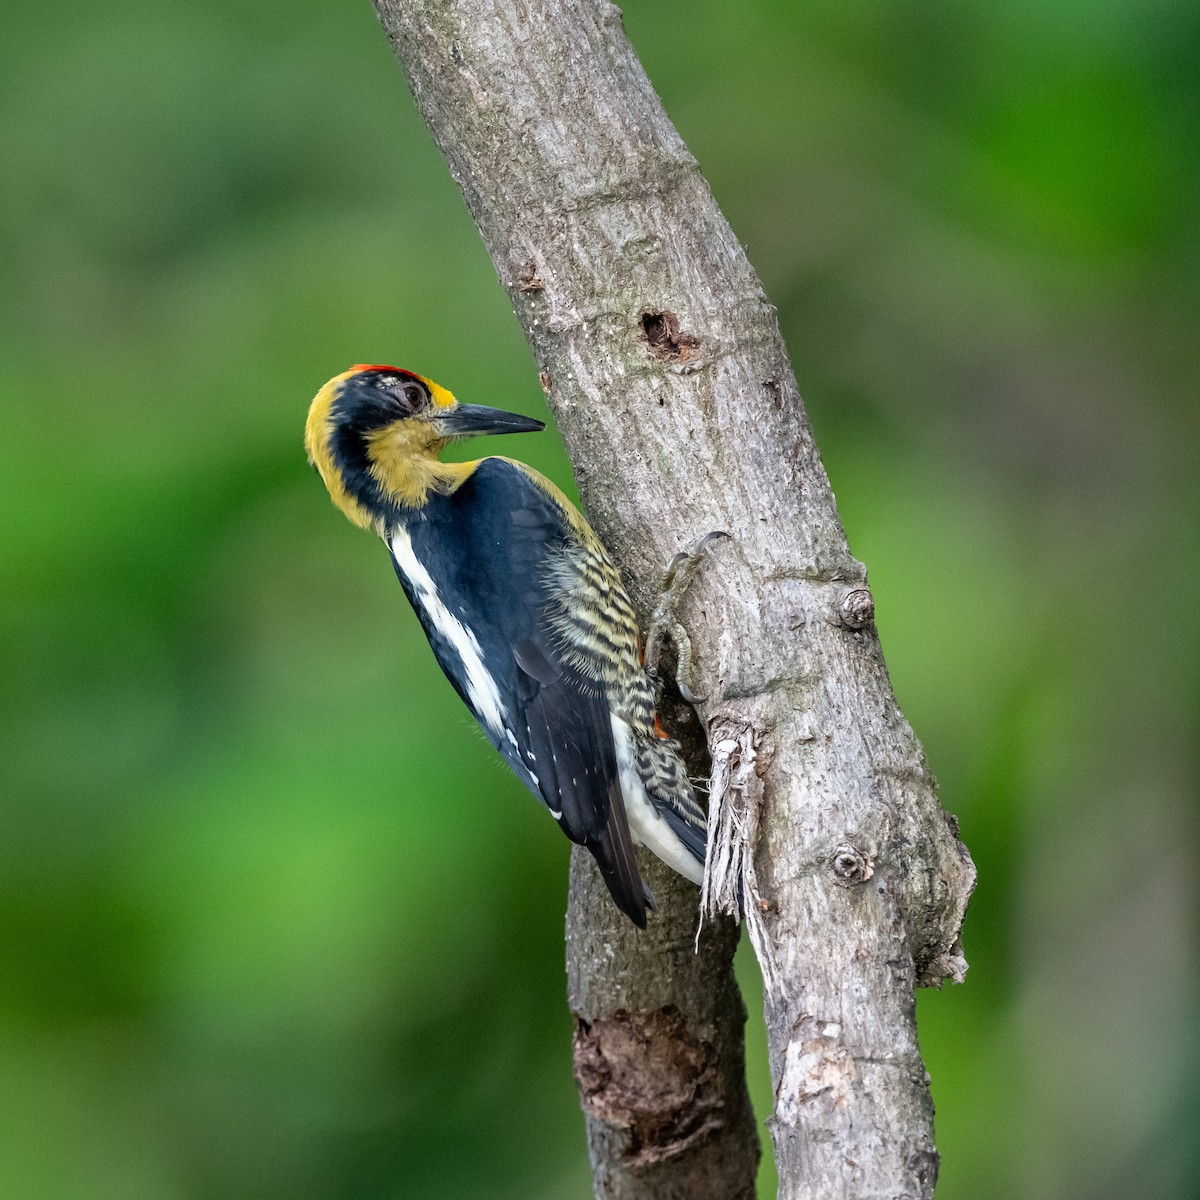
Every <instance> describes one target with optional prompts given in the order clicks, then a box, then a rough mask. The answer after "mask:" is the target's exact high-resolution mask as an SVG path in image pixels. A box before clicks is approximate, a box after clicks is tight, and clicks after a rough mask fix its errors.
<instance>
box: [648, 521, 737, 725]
mask: <svg viewBox="0 0 1200 1200" xmlns="http://www.w3.org/2000/svg"><path fill="white" fill-rule="evenodd" d="M727 537H729V534H727V533H726V532H725V531H724V530H723V529H714V530H713V531H712V532H711V533H706V534H705V535H704V536H703V537H702V538H700V539H699V540H698V541H697V542H696V544H695V545H694V546H693V547H692V548H691V550H682V551H680V552H679V553H678V554H676V555H675V557H674V558H672V559H671V561H670V563H669V564H668V565H667V570H666V574H665V575H664V577H663V584H662V593H661V595H660V596H659V600H658V604H657V606H656V607H655V609H654V613H653V615H652V616H651V618H650V630H649V632H648V634H647V636H646V674H647V675H649V677H650V681H651V683H652V684H653V685H654V692H655V696H654V698H655V702H657V700H658V692H659V687H660V680H659V672H658V660H659V658H660V656H661V655H662V644H663V640H664V639H665V638H670V640H671V641H672V642H673V643H674V645H675V656H676V668H675V683H676V686H677V687H678V688H679V694H680V695H681V696H682V697H683V698H684V699H685V700H686V701H687V702H688V703H689V704H693V705H695V704H701V703H703V701H704V700H705V699H707V697H705V696H697V695H696V694H695V693H694V692H693V691H692V689H691V688H690V687H689V686H688V676H689V674H690V673H691V666H692V643H691V640H690V639H689V638H688V635H687V630H685V629H684V627H683V626H682V625H681V624H680V623H679V620H678V618H677V617H676V615H675V611H676V609H677V608H678V607H679V604H680V602H681V601H682V600H683V597H684V593H685V592H686V591H687V589H688V585H689V584H690V583H691V582H692V576H693V575H695V573H696V570H697V568H698V567H699V566H700V564H701V563H702V562H703V561H704V558H705V556H706V554H707V553H708V549H709V547H710V546H711V545H712V544H713V543H714V542H717V541H720V540H721V539H722V538H727Z"/></svg>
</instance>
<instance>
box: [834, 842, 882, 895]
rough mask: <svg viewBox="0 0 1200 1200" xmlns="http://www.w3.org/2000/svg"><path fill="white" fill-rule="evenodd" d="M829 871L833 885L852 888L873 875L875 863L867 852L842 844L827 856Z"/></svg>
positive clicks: (846, 843)
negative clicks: (831, 873) (831, 874)
mask: <svg viewBox="0 0 1200 1200" xmlns="http://www.w3.org/2000/svg"><path fill="white" fill-rule="evenodd" d="M829 869H830V870H831V871H832V872H833V879H834V882H835V883H837V884H839V885H840V886H842V887H853V886H854V885H855V884H856V883H865V882H866V881H867V880H868V879H870V878H871V876H872V875H874V874H875V862H874V859H873V858H872V856H871V854H870V853H869V852H867V851H865V850H860V849H859V848H858V847H857V846H852V845H851V844H850V843H849V842H842V844H841V845H840V846H838V848H837V849H836V850H834V852H833V853H832V854H831V855H830V856H829Z"/></svg>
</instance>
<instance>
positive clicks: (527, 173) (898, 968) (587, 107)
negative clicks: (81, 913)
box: [376, 0, 974, 1197]
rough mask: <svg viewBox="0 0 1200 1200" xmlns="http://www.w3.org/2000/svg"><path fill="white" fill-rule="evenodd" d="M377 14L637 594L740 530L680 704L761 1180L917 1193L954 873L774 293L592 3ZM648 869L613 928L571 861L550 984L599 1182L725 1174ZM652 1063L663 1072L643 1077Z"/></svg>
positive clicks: (737, 1084) (711, 1044)
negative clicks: (753, 995) (767, 1093)
mask: <svg viewBox="0 0 1200 1200" xmlns="http://www.w3.org/2000/svg"><path fill="white" fill-rule="evenodd" d="M376 8H377V10H378V12H379V15H380V19H381V21H382V23H383V25H384V27H385V29H386V30H387V32H388V36H389V37H390V39H391V41H392V44H393V47H394V48H395V51H396V53H397V56H398V57H399V58H400V60H401V62H402V63H403V65H404V67H405V70H406V72H407V74H408V78H409V81H410V84H411V86H412V89H413V93H414V95H415V97H416V100H417V103H418V105H419V106H420V108H421V111H422V113H423V114H424V116H425V119H426V121H427V123H428V124H429V127H430V129H431V131H432V132H433V135H434V137H435V139H436V140H437V143H438V145H439V146H440V148H441V150H442V152H443V154H444V155H445V156H446V160H447V162H448V164H449V167H450V170H451V172H452V174H453V175H454V178H455V179H456V180H457V181H458V183H459V185H460V186H461V188H462V190H463V193H464V195H465V197H466V199H467V203H468V205H469V207H470V210H471V213H472V215H473V216H474V218H475V220H476V223H477V224H478V226H479V228H480V232H481V233H482V235H483V238H484V241H485V242H486V244H487V246H488V249H489V251H490V253H491V255H492V259H493V261H494V263H495V265H496V269H497V272H498V273H499V276H500V278H501V280H502V281H503V283H504V285H505V287H506V288H507V290H508V293H509V295H510V297H511V298H512V301H513V305H514V307H515V309H516V311H517V315H518V317H519V318H520V320H521V323H522V325H523V326H524V328H525V331H526V335H527V337H528V339H529V343H530V345H531V347H532V349H533V352H534V355H535V357H536V360H537V362H538V366H539V369H540V373H541V380H542V386H543V388H544V389H545V391H546V394H547V397H548V400H549V403H550V406H551V408H552V410H553V411H554V414H555V417H556V419H557V421H558V425H559V429H560V431H561V432H562V435H563V439H564V441H565V443H566V445H567V449H568V451H569V453H570V454H571V458H572V461H573V463H574V464H575V469H576V475H577V478H578V481H579V485H580V489H581V492H582V494H583V496H584V499H585V501H586V504H587V508H588V512H589V515H590V516H591V518H592V520H593V523H594V524H595V526H596V528H597V530H598V532H599V533H600V535H601V537H602V538H603V539H604V540H605V541H606V542H607V544H608V545H609V547H610V548H611V549H612V550H613V552H614V554H615V556H616V558H617V560H618V562H620V564H621V566H622V571H623V574H624V576H625V579H626V582H627V583H628V584H629V586H630V590H631V593H632V595H633V597H634V600H635V603H636V604H637V605H638V607H639V609H640V611H641V612H642V613H643V614H645V613H648V612H649V611H650V609H651V608H652V607H653V601H654V595H653V593H654V589H655V588H656V586H657V582H658V577H659V573H660V571H661V568H662V565H663V564H664V563H665V562H666V561H667V560H668V559H669V558H670V557H671V555H673V554H674V553H675V552H676V551H677V550H679V549H681V548H684V547H686V546H688V545H690V544H691V543H692V542H693V541H695V540H696V539H697V538H698V537H699V536H700V535H702V534H704V533H706V532H708V531H709V530H712V529H717V528H720V529H725V530H728V531H729V532H730V533H731V534H732V535H733V539H734V540H733V542H732V543H725V544H724V548H722V549H720V550H718V551H717V552H716V553H715V554H714V556H713V558H712V560H711V562H710V563H709V564H707V565H706V567H705V568H704V569H703V570H702V571H701V572H700V574H699V575H698V577H697V580H696V583H695V585H694V587H693V590H692V593H691V596H690V598H689V601H688V603H687V605H686V612H685V622H686V624H688V626H689V628H690V630H691V632H692V635H693V641H694V644H695V647H696V668H697V678H696V683H695V686H696V690H697V691H699V692H700V693H702V694H706V695H708V696H710V697H711V698H712V699H711V701H710V702H709V703H708V704H706V705H703V706H701V714H702V716H703V719H704V722H705V724H706V727H707V729H708V731H709V735H710V739H711V744H712V745H713V746H714V748H715V749H716V753H717V757H718V762H719V763H724V767H725V775H724V776H723V778H726V779H728V780H732V781H734V782H735V783H736V786H733V785H732V784H731V785H729V786H727V787H726V789H725V791H724V794H723V795H722V796H720V797H718V799H719V801H720V807H719V811H718V812H717V813H716V814H715V820H716V824H717V825H718V826H720V827H721V828H723V829H725V830H726V831H727V835H728V836H727V838H726V841H725V849H726V851H727V857H728V861H730V862H731V863H735V864H746V863H748V862H753V863H754V864H755V865H756V866H757V879H758V885H759V886H760V888H761V894H762V898H763V904H762V906H761V907H759V908H758V914H759V916H760V917H761V921H762V926H761V931H760V932H761V939H760V940H761V945H760V946H759V947H758V948H759V949H760V956H762V955H764V954H767V955H768V957H769V958H771V957H773V959H774V962H775V964H776V966H777V968H778V973H779V974H778V981H779V982H778V988H777V989H776V990H774V991H772V992H771V993H770V994H769V995H768V998H767V1005H766V1016H767V1028H768V1038H769V1044H770V1057H771V1069H772V1075H773V1078H774V1081H775V1085H776V1107H775V1113H774V1117H773V1120H772V1133H773V1136H774V1140H775V1148H776V1157H777V1160H778V1164H779V1173H780V1194H781V1195H783V1196H787V1197H831V1196H843V1195H847V1194H854V1195H880V1196H883V1195H886V1196H904V1197H928V1196H931V1195H932V1189H933V1180H934V1176H935V1174H936V1163H937V1158H936V1153H935V1151H934V1146H933V1130H932V1105H931V1103H930V1099H929V1092H928V1087H927V1083H926V1077H925V1072H924V1068H923V1066H922V1064H921V1060H920V1056H919V1053H918V1050H917V1041H916V1028H915V1021H914V1000H913V989H914V987H915V986H916V985H918V984H937V983H938V982H940V981H941V979H943V978H945V977H950V978H955V979H957V978H961V975H962V972H963V970H964V969H965V965H966V964H965V963H964V962H963V960H962V957H961V953H960V951H959V947H958V932H959V927H960V925H961V922H962V917H963V913H964V910H965V907H966V903H967V899H968V896H969V894H970V890H971V887H972V885H973V881H974V870H973V867H972V865H971V862H970V859H969V857H968V856H967V853H966V850H965V848H964V847H963V846H962V844H961V843H960V842H959V841H958V838H957V836H956V830H955V828H954V827H953V824H952V822H951V821H950V820H949V819H948V818H946V817H945V815H944V814H943V813H942V811H941V809H940V808H939V807H938V804H937V799H936V794H935V790H934V783H933V779H932V777H931V775H930V774H929V771H928V769H927V767H926V764H925V761H924V758H923V755H922V753H921V749H920V746H919V744H918V743H917V741H916V739H915V737H914V736H913V733H912V731H911V729H910V728H909V726H908V725H907V723H906V722H905V721H904V719H903V717H902V716H901V714H900V712H899V710H898V709H897V707H896V703H895V700H894V697H893V696H892V692H891V687H890V684H889V681H888V677H887V671H886V668H885V667H884V664H883V658H882V655H881V652H880V648H879V643H878V639H877V637H876V635H875V631H874V626H873V625H872V623H871V615H872V614H871V607H872V602H871V600H870V593H869V591H868V590H867V586H866V577H865V571H864V569H863V567H862V566H861V564H859V563H858V562H856V561H855V560H854V558H853V557H852V556H851V555H850V552H849V549H848V547H847V545H846V539H845V535H844V533H843V531H842V528H841V524H840V522H839V520H838V516H837V512H836V509H835V506H834V501H833V496H832V493H831V492H830V489H829V484H828V481H827V479H826V477H825V473H824V470H823V468H822V466H821V463H820V460H819V458H818V456H817V452H816V447H815V446H814V444H813V439H812V435H811V432H810V429H809V426H808V422H807V418H806V416H805V413H804V409H803V406H802V403H801V401H800V397H799V394H798V391H797V388H796V383H795V379H794V377H793V374H792V370H791V367H790V365H789V363H788V359H787V354H786V350H785V348H784V345H783V342H782V339H781V337H780V334H779V329H778V326H777V323H776V319H775V313H774V310H773V309H772V308H771V306H770V304H769V303H768V302H767V299H766V297H765V296H764V294H763V290H762V287H761V284H760V283H759V281H758V279H757V277H756V276H755V274H754V272H753V270H752V269H751V267H750V265H749V263H748V262H747V260H746V258H745V255H744V254H743V253H742V249H741V246H740V245H739V243H738V242H737V239H736V238H735V237H734V236H733V234H732V232H731V231H730V229H729V227H728V225H727V224H726V223H725V220H724V218H723V217H722V216H721V214H720V211H719V210H718V209H717V207H716V204H715V203H714V201H713V199H712V196H711V195H710V193H709V191H708V188H707V185H706V184H705V182H704V180H703V178H702V177H701V175H700V173H699V170H698V168H697V166H696V163H695V161H694V160H693V159H692V157H691V156H690V154H689V153H688V151H687V148H686V147H685V146H684V145H683V143H682V141H681V140H680V138H679V136H678V134H677V133H676V131H675V129H674V128H673V126H672V125H671V123H670V121H669V120H668V119H667V117H666V115H665V113H664V112H663V110H662V107H661V105H660V103H659V101H658V98H657V97H656V96H655V94H654V92H653V89H652V88H651V87H650V84H649V82H648V81H647V79H646V76H645V74H644V72H643V71H642V69H641V66H640V64H639V63H638V61H637V58H636V56H635V55H634V53H633V51H632V49H631V48H630V46H629V44H628V41H627V40H626V38H625V36H624V33H623V31H622V29H621V24H620V14H619V12H618V10H617V9H616V8H614V7H613V6H612V5H610V4H608V3H607V2H605V0H376ZM722 756H724V757H722ZM739 806H740V807H739ZM760 806H761V837H759V838H758V840H757V844H755V843H754V842H753V841H750V842H747V840H746V839H747V838H748V837H750V838H752V837H753V831H754V829H755V828H756V827H758V826H759V820H758V818H759V816H760V813H759V811H758V810H759V807H760ZM749 818H753V819H749ZM642 861H643V864H644V865H645V862H646V860H645V859H643V860H642ZM647 875H648V877H649V878H650V880H651V883H652V885H653V886H654V887H655V889H656V891H657V893H658V895H659V899H660V905H661V912H660V914H659V915H658V917H656V918H655V919H654V920H653V921H652V923H651V930H650V931H649V932H648V933H647V934H645V935H638V934H637V933H636V932H635V931H633V930H632V929H630V928H628V927H627V925H623V924H622V923H621V918H620V917H619V915H618V914H616V912H615V909H613V908H612V906H611V905H610V904H609V903H608V902H607V898H606V897H605V896H604V894H603V887H602V885H601V884H600V882H599V880H598V876H597V875H596V874H595V873H594V872H593V871H592V870H591V868H590V864H588V863H586V862H585V861H584V860H582V859H581V858H580V856H578V855H577V856H576V858H575V860H574V862H573V865H572V899H571V909H570V913H569V916H568V958H569V977H570V996H571V1004H572V1008H573V1010H574V1011H575V1013H576V1015H577V1022H578V1035H577V1040H576V1063H577V1069H578V1073H579V1075H580V1078H581V1085H582V1090H583V1098H584V1106H585V1110H586V1111H587V1113H588V1119H589V1142H590V1145H591V1149H592V1154H593V1165H594V1168H595V1171H596V1177H597V1195H599V1196H606V1197H608V1196H612V1197H634V1196H637V1197H667V1196H688V1197H692V1196H709V1195H712V1196H714V1197H715V1196H718V1195H720V1196H736V1197H740V1196H749V1195H752V1190H751V1189H750V1184H749V1182H748V1179H749V1174H750V1173H751V1172H752V1167H753V1161H754V1158H755V1157H756V1147H755V1146H754V1137H753V1130H752V1126H751V1124H750V1118H749V1114H748V1107H747V1106H746V1102H745V1088H744V1083H743V1082H742V1080H741V1072H742V1065H741V1058H742V1049H741V1012H740V1004H739V1003H738V1002H737V998H736V994H735V991H734V989H733V985H732V981H731V977H730V975H729V970H728V958H729V955H730V954H731V953H732V946H733V942H734V936H733V935H732V934H731V933H730V931H729V929H728V928H727V927H725V926H722V925H717V926H716V927H709V928H707V929H706V931H705V934H704V936H703V937H702V939H701V953H700V955H699V956H695V955H692V953H691V937H692V933H693V928H694V913H695V904H696V894H695V890H694V889H692V888H690V887H689V885H687V884H684V883H682V882H676V881H674V880H673V879H672V878H670V877H669V876H668V874H667V873H666V872H659V871H657V870H655V869H654V868H653V867H649V868H648V869H647ZM718 890H720V889H718ZM725 890H726V894H728V889H727V888H726V889H725ZM717 898H718V899H719V896H718V897H717ZM768 952H769V953H768ZM765 967H766V964H765ZM647 1063H652V1064H654V1070H653V1071H649V1072H648V1071H647V1070H646V1069H645V1068H646V1064H647ZM649 1076H656V1077H660V1078H661V1077H667V1076H669V1077H670V1078H671V1080H672V1081H673V1082H672V1083H671V1086H669V1087H665V1088H663V1089H662V1090H661V1093H660V1094H657V1095H656V1096H654V1097H648V1096H647V1095H646V1094H645V1093H646V1088H647V1085H648V1077H649ZM643 1102H644V1103H643ZM639 1105H641V1107H639ZM647 1113H649V1114H650V1115H646V1114H647ZM689 1113H690V1116H691V1117H692V1118H694V1119H693V1120H688V1119H686V1118H685V1115H684V1114H689ZM639 1114H641V1115H640V1116H639ZM643 1118H644V1119H643ZM748 1146H749V1147H752V1148H751V1150H750V1151H749V1153H748V1154H747V1153H746V1152H745V1148H746V1147H748ZM739 1148H740V1149H741V1151H742V1152H741V1153H740V1154H739ZM725 1167H728V1168H729V1170H728V1173H727V1174H725V1175H720V1176H718V1177H717V1178H718V1179H719V1181H720V1182H719V1184H718V1185H716V1186H717V1190H701V1188H700V1181H701V1180H702V1179H703V1178H704V1174H705V1171H706V1170H709V1171H722V1170H723V1169H724V1168H725Z"/></svg>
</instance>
